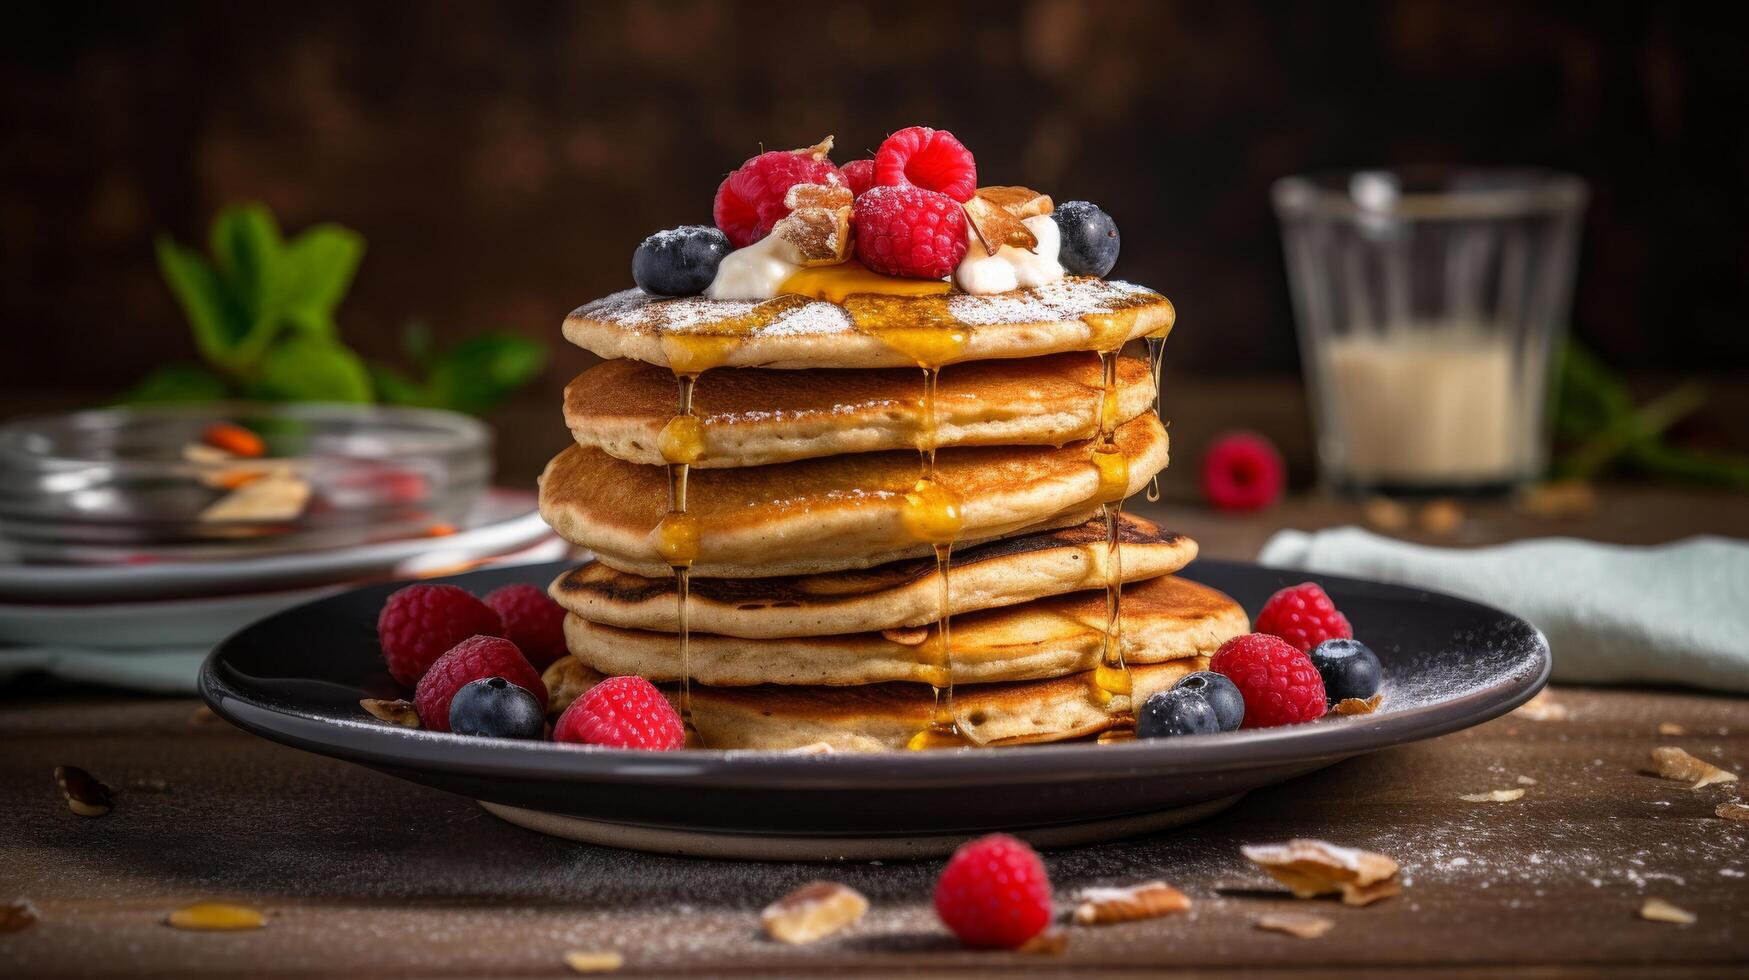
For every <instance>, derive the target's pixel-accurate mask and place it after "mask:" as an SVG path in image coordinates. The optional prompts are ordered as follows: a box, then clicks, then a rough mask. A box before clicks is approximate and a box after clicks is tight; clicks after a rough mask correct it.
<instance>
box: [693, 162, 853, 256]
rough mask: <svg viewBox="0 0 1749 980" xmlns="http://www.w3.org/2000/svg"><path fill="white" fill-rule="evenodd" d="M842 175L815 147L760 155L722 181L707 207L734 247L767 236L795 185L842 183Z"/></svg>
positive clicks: (742, 245) (784, 210)
mask: <svg viewBox="0 0 1749 980" xmlns="http://www.w3.org/2000/svg"><path fill="white" fill-rule="evenodd" d="M842 183H844V175H843V174H841V173H839V172H838V168H837V167H834V166H833V165H832V161H831V160H828V159H826V154H825V153H824V152H822V151H821V150H820V149H819V148H818V147H809V148H808V149H805V150H772V151H771V152H769V153H761V154H759V155H758V156H756V157H754V158H753V159H751V160H748V161H747V162H746V163H743V164H741V168H740V169H739V170H736V171H735V172H734V173H732V174H730V175H729V176H728V177H726V178H724V179H723V183H722V185H721V186H719V187H718V188H717V199H716V203H715V205H714V206H713V207H712V208H711V213H712V215H713V216H714V217H715V218H716V222H717V227H718V228H721V229H722V230H723V234H725V235H728V236H729V242H730V243H731V244H733V245H734V246H735V247H736V248H746V247H747V246H749V245H751V244H753V243H754V242H756V241H758V240H760V239H761V238H764V237H765V236H766V235H769V234H771V226H772V225H775V224H777V223H778V221H779V220H781V219H782V218H783V217H784V216H785V215H787V214H789V208H788V207H787V206H785V205H784V203H783V197H784V195H785V194H787V193H789V189H790V188H791V187H794V186H795V185H797V184H842Z"/></svg>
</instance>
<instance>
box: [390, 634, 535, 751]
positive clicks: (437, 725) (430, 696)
mask: <svg viewBox="0 0 1749 980" xmlns="http://www.w3.org/2000/svg"><path fill="white" fill-rule="evenodd" d="M488 677H502V678H504V679H505V680H507V681H509V682H510V683H512V684H515V685H516V686H517V687H520V688H522V689H523V690H525V691H527V692H528V693H530V694H532V695H534V696H535V697H536V698H537V699H538V700H539V701H540V703H541V707H542V708H543V709H544V708H545V707H546V706H547V686H546V685H545V684H543V683H541V679H540V673H539V672H538V671H536V670H535V669H534V667H533V665H531V664H530V663H529V662H528V659H527V658H526V657H524V656H523V655H522V651H521V650H518V649H516V644H514V643H512V642H510V641H509V640H506V639H503V638H501V637H497V636H470V637H468V638H467V639H465V640H463V641H461V642H460V643H457V644H456V645H455V646H454V647H453V648H451V649H450V651H449V652H448V653H446V654H444V655H443V656H441V657H438V658H437V662H436V663H434V664H432V665H431V669H430V670H428V671H426V672H425V676H424V677H421V678H419V686H418V687H417V688H415V689H414V691H413V710H414V711H417V712H418V713H419V721H420V723H422V724H423V725H424V726H425V727H426V728H429V729H431V730H432V731H434V732H447V731H449V702H450V699H452V698H454V697H455V692H457V691H459V690H461V689H462V688H463V687H464V686H466V685H467V684H469V683H471V682H473V681H478V680H484V679H486V678H488Z"/></svg>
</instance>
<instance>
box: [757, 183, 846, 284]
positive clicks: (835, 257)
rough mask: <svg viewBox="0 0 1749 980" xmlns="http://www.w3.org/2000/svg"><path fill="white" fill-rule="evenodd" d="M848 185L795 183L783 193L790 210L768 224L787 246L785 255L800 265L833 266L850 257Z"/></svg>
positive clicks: (772, 231)
mask: <svg viewBox="0 0 1749 980" xmlns="http://www.w3.org/2000/svg"><path fill="white" fill-rule="evenodd" d="M852 199H853V195H852V194H851V193H850V188H848V187H841V186H838V185H835V184H797V185H796V186H794V187H791V188H790V189H789V191H788V192H787V193H785V194H784V197H783V201H784V204H785V206H787V207H788V208H789V209H790V213H789V214H787V215H785V216H784V217H782V218H780V219H779V220H778V222H777V223H776V224H774V225H772V226H771V233H772V234H773V235H776V236H777V237H778V239H779V240H781V241H783V242H784V243H785V244H787V245H788V246H789V249H788V251H789V252H790V253H791V254H790V255H789V256H788V258H790V259H791V260H792V261H794V262H797V263H799V264H801V265H803V266H814V265H836V264H838V263H840V262H843V261H845V260H847V259H849V258H850V248H851V244H852V241H853V240H852V238H851V234H850V213H851V208H850V204H851V200H852Z"/></svg>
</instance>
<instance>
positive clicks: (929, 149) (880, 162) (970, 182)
mask: <svg viewBox="0 0 1749 980" xmlns="http://www.w3.org/2000/svg"><path fill="white" fill-rule="evenodd" d="M874 182H875V184H876V185H879V186H887V187H892V186H903V185H906V184H910V185H912V186H914V187H921V188H923V189H924V190H926V191H940V192H941V193H943V194H946V195H947V196H948V197H951V198H953V199H954V200H955V201H958V202H960V203H961V204H964V203H965V202H966V201H969V200H971V199H972V195H973V194H975V193H976V192H977V190H978V164H977V161H975V160H973V159H972V151H971V150H968V149H966V146H965V144H964V143H961V142H960V141H959V140H958V139H955V138H954V135H953V134H952V133H950V132H948V131H947V130H945V129H930V128H929V127H928V126H912V127H911V128H909V129H901V130H899V131H898V132H896V133H894V134H893V135H891V136H889V137H887V139H886V142H884V143H882V144H881V148H880V149H878V150H876V151H875V157H874Z"/></svg>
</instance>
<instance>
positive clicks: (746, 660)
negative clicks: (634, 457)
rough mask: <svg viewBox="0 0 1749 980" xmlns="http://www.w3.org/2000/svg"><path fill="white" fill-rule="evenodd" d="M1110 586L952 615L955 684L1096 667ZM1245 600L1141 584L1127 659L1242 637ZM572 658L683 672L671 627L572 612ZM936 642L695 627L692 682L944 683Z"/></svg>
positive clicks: (618, 668) (644, 671)
mask: <svg viewBox="0 0 1749 980" xmlns="http://www.w3.org/2000/svg"><path fill="white" fill-rule="evenodd" d="M1105 615H1106V612H1105V590H1104V589H1100V590H1098V591H1088V592H1073V593H1070V594H1068V595H1060V596H1052V597H1050V598H1046V599H1035V600H1033V601H1031V602H1025V603H1021V604H1020V605H1017V606H1009V607H1007V608H1004V609H990V610H985V611H983V612H975V613H969V614H967V615H964V616H956V617H954V620H953V681H954V684H956V685H959V684H984V683H991V682H996V681H1021V680H1040V679H1043V678H1047V677H1061V676H1063V675H1065V674H1073V673H1079V672H1081V671H1085V670H1092V669H1093V668H1094V667H1096V666H1098V664H1099V656H1100V652H1101V650H1102V649H1103V647H1104V645H1105ZM1248 626H1249V621H1248V620H1247V619H1246V618H1245V611H1244V610H1243V609H1241V608H1240V607H1239V604H1238V603H1236V602H1234V601H1233V600H1232V599H1229V598H1228V597H1226V596H1225V595H1222V594H1221V593H1219V592H1216V591H1215V590H1214V589H1211V588H1208V587H1207V586H1204V585H1198V584H1197V583H1195V582H1191V581H1188V580H1186V579H1181V578H1177V577H1174V576H1170V575H1167V576H1162V577H1160V578H1153V579H1148V580H1146V581H1142V582H1137V583H1135V584H1134V585H1131V586H1129V587H1127V588H1125V589H1124V593H1123V655H1124V661H1125V663H1128V664H1132V665H1134V664H1150V663H1163V662H1165V661H1168V660H1177V659H1180V658H1182V657H1195V656H1204V657H1206V656H1209V655H1211V654H1213V653H1214V652H1215V650H1216V649H1218V648H1219V647H1220V645H1221V644H1222V643H1225V642H1226V641H1227V640H1229V639H1231V638H1233V637H1235V636H1237V635H1239V634H1240V633H1243V632H1245V630H1246V628H1247V627H1248ZM565 641H566V645H567V646H568V647H569V648H570V650H571V653H572V654H573V655H574V656H576V657H577V659H578V660H580V661H582V662H583V664H584V665H585V666H587V667H590V668H592V669H594V670H596V671H599V672H600V673H603V674H609V675H614V674H638V675H640V676H643V677H645V678H648V679H649V680H652V681H677V680H679V679H680V644H679V641H678V638H677V637H675V635H674V634H672V633H652V632H648V631H645V630H627V629H620V628H618V627H614V626H602V625H600V624H598V623H591V622H589V621H588V620H586V619H582V618H579V617H578V616H577V615H576V614H574V613H573V614H571V615H568V616H566V617H565ZM938 646H939V640H938V636H937V633H936V631H935V630H934V629H932V628H926V627H909V628H902V629H896V630H887V631H885V632H879V633H872V632H871V633H850V634H845V635H840V636H809V637H799V638H781V639H770V640H750V639H745V638H742V637H733V636H713V635H707V634H700V633H693V634H692V643H691V653H690V663H691V670H692V677H693V678H694V679H695V680H697V681H699V682H700V683H703V684H710V685H715V686H721V687H743V686H748V685H753V684H786V685H787V684H822V685H827V686H833V687H839V686H847V685H855V684H880V683H885V682H888V681H912V682H915V683H920V684H927V683H930V682H931V681H932V680H937V681H939V680H940V679H941V677H942V675H941V673H940V672H939V670H937V669H936V668H935V666H934V665H935V664H936V663H937V662H938V658H939V656H940V654H939V653H938V652H937V648H938Z"/></svg>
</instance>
